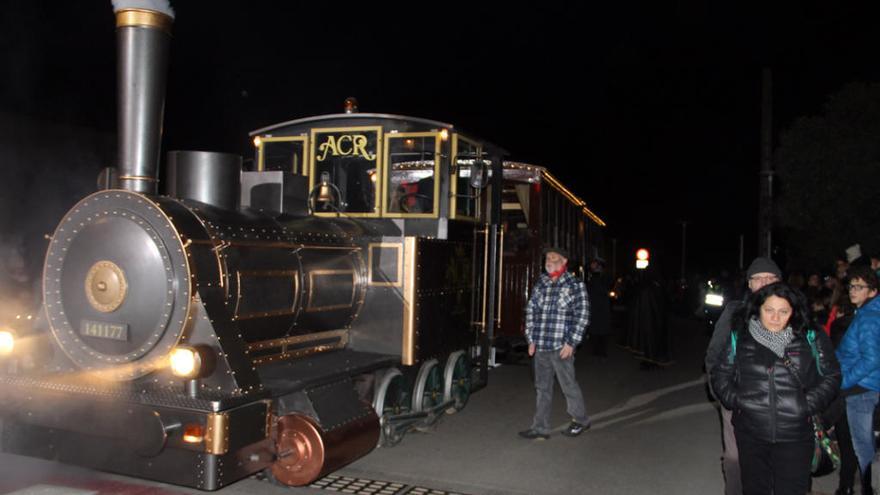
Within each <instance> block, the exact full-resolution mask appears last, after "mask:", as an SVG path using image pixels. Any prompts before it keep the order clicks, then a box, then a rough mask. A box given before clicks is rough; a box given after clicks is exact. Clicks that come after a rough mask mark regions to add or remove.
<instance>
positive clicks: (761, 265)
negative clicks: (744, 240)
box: [746, 256, 782, 278]
mask: <svg viewBox="0 0 880 495" xmlns="http://www.w3.org/2000/svg"><path fill="white" fill-rule="evenodd" d="M756 273H772V274H773V275H776V276H777V277H779V278H782V270H780V269H779V265H777V264H776V262H775V261H773V260H771V259H770V258H764V257H763V256H762V257H758V258H755V261H752V264H751V265H749V269H748V270H746V276H747V277H751V276H752V275H754V274H756Z"/></svg>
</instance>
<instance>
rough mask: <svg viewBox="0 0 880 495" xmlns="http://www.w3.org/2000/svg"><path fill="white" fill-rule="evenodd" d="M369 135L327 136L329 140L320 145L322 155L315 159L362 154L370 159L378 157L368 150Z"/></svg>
mask: <svg viewBox="0 0 880 495" xmlns="http://www.w3.org/2000/svg"><path fill="white" fill-rule="evenodd" d="M367 144H368V141H367V137H366V136H364V135H363V134H343V135H342V136H339V137H336V136H332V135H331V136H327V140H326V141H325V142H323V143H321V144H320V145H319V146H318V152H319V153H320V155H318V156H316V157H315V160H317V161H319V162H323V161H324V160H326V159H327V154H328V153H329V154H330V156H362V157H364V158H366V159H367V160H369V161H374V160H375V159H376V154H375V153H370V152H368V151H367Z"/></svg>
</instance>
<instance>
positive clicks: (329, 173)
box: [310, 127, 381, 215]
mask: <svg viewBox="0 0 880 495" xmlns="http://www.w3.org/2000/svg"><path fill="white" fill-rule="evenodd" d="M380 132H381V131H380V129H379V128H363V127H357V128H345V129H330V130H328V129H313V130H312V153H313V154H312V157H313V158H312V160H313V161H312V163H313V165H312V168H313V171H314V173H313V174H312V176H311V179H310V181H311V184H312V185H313V187H314V186H315V185H318V186H320V185H321V184H322V183H324V182H327V183H328V184H330V185H332V186H331V187H330V189H332V191H333V194H338V195H339V196H341V199H342V201H341V203H342V204H341V205H333V206H332V208H333V209H337V210H338V211H340V212H345V213H349V214H359V213H360V214H365V215H374V214H375V215H378V208H377V205H378V204H379V203H378V200H377V198H378V189H379V188H378V184H380V182H379V176H380V170H379V159H378V158H377V157H378V156H379V153H380V152H381V150H380V139H379V136H380ZM319 210H321V209H320V208H319Z"/></svg>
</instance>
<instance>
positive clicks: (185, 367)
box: [169, 345, 214, 379]
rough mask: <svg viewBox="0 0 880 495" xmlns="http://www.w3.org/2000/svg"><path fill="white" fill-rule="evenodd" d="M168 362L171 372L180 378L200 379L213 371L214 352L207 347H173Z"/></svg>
mask: <svg viewBox="0 0 880 495" xmlns="http://www.w3.org/2000/svg"><path fill="white" fill-rule="evenodd" d="M169 360H170V364H171V372H172V373H174V375H175V376H179V377H181V378H188V379H195V378H201V377H203V376H207V375H209V374H211V372H212V371H214V369H213V368H214V351H212V350H211V348H209V347H207V346H201V345H197V346H189V345H181V346H178V347H175V348H174V350H173V351H171V356H170V359H169Z"/></svg>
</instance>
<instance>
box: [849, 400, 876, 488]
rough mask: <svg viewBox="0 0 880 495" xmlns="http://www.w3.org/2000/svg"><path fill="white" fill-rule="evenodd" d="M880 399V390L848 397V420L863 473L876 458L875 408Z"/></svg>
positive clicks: (854, 448)
mask: <svg viewBox="0 0 880 495" xmlns="http://www.w3.org/2000/svg"><path fill="white" fill-rule="evenodd" d="M878 399H880V392H865V393H862V394H858V395H850V396H849V397H847V398H846V420H847V421H848V422H849V431H850V434H851V436H852V443H853V450H855V452H856V458H857V459H858V460H859V472H861V473H862V474H864V473H865V469H866V468H867V467H868V466H869V465H870V464H871V461H872V460H874V408H875V407H876V406H877V400H878Z"/></svg>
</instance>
